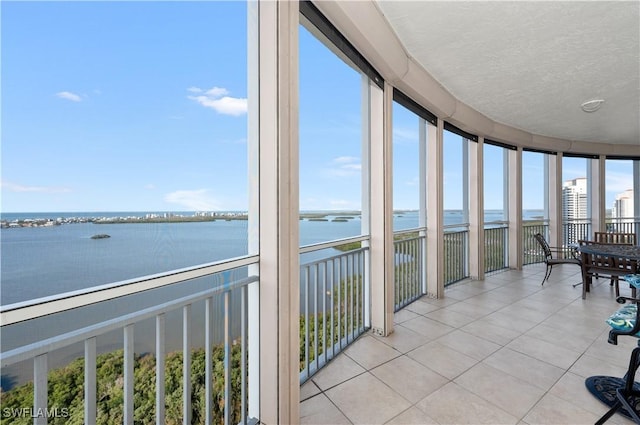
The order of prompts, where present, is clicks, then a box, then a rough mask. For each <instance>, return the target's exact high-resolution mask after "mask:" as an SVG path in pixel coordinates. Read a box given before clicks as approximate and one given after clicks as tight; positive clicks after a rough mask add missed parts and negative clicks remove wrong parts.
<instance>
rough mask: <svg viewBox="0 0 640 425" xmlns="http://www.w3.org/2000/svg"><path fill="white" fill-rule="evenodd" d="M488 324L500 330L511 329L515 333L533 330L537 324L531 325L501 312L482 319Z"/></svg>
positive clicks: (526, 321)
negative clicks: (498, 327)
mask: <svg viewBox="0 0 640 425" xmlns="http://www.w3.org/2000/svg"><path fill="white" fill-rule="evenodd" d="M482 320H486V321H487V322H488V323H491V324H492V325H495V326H500V327H501V328H506V329H511V330H513V331H516V332H520V333H524V332H526V331H528V330H529V329H532V328H534V327H535V326H536V325H538V323H532V322H531V321H529V320H526V319H522V318H519V317H518V316H512V315H509V314H506V313H503V312H502V311H496V312H495V313H491V314H489V315H487V316H485V317H483V318H482Z"/></svg>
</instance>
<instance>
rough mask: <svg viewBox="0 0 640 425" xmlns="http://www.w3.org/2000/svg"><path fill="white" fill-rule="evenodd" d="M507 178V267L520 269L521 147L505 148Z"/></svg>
mask: <svg viewBox="0 0 640 425" xmlns="http://www.w3.org/2000/svg"><path fill="white" fill-rule="evenodd" d="M505 154H506V156H507V161H508V171H507V172H508V176H509V179H508V180H507V181H506V182H505V185H506V187H505V189H506V190H505V192H506V193H508V194H509V196H508V204H505V206H507V208H508V214H509V216H508V221H509V268H510V269H515V270H522V264H523V262H524V259H523V251H522V148H518V149H517V150H506V151H505Z"/></svg>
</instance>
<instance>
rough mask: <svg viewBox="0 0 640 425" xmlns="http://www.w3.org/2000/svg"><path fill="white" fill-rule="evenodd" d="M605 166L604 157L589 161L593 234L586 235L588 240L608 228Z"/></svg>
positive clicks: (589, 196) (589, 192)
mask: <svg viewBox="0 0 640 425" xmlns="http://www.w3.org/2000/svg"><path fill="white" fill-rule="evenodd" d="M605 166H606V160H605V156H604V155H600V156H599V157H598V158H595V159H591V160H588V167H587V169H588V172H587V183H588V186H587V200H588V206H587V208H588V209H589V211H590V217H591V234H590V235H586V236H588V238H591V237H592V236H593V233H594V232H604V231H605V230H606V227H607V225H606V217H607V214H606V211H607V206H606V191H605V189H606V187H605Z"/></svg>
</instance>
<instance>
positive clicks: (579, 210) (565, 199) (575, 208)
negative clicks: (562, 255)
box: [562, 177, 589, 244]
mask: <svg viewBox="0 0 640 425" xmlns="http://www.w3.org/2000/svg"><path fill="white" fill-rule="evenodd" d="M587 212H588V209H587V179H586V177H579V178H576V179H572V180H567V181H565V182H564V183H563V184H562V220H563V222H564V223H565V226H564V242H565V244H569V243H575V242H577V241H578V240H580V239H589V237H588V235H589V229H588V227H587V223H576V222H575V220H579V219H586V218H588V217H587Z"/></svg>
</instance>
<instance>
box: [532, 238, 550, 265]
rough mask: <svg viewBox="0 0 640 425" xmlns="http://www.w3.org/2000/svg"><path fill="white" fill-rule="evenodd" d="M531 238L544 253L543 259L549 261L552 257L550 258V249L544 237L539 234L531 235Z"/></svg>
mask: <svg viewBox="0 0 640 425" xmlns="http://www.w3.org/2000/svg"><path fill="white" fill-rule="evenodd" d="M533 237H534V238H536V240H537V241H538V243H539V244H540V246H541V247H542V250H543V251H544V256H545V258H546V259H550V258H551V257H552V256H551V248H550V247H549V244H548V243H547V241H546V240H545V238H544V236H542V235H541V234H540V233H536V234H535V235H533Z"/></svg>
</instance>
